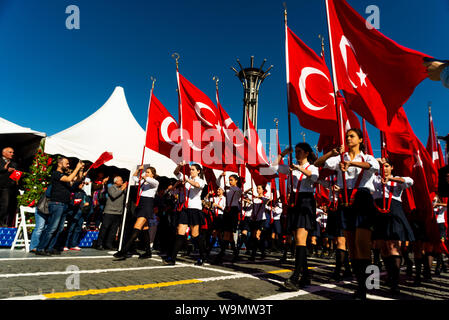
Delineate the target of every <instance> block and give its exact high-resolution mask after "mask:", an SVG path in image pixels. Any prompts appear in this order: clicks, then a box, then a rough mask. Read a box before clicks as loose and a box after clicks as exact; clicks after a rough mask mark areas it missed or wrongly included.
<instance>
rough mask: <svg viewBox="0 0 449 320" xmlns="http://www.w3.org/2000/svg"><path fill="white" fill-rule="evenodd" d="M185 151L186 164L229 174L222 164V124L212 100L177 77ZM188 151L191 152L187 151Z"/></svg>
mask: <svg viewBox="0 0 449 320" xmlns="http://www.w3.org/2000/svg"><path fill="white" fill-rule="evenodd" d="M178 89H179V100H180V119H181V121H180V122H181V129H182V137H181V139H182V142H183V143H184V144H186V145H187V146H186V145H184V146H183V150H186V149H187V150H189V152H188V153H189V154H184V152H183V157H184V159H185V160H187V161H194V162H197V163H201V164H202V165H204V166H207V167H209V168H212V169H219V170H226V169H227V167H226V164H224V163H223V154H224V152H223V141H224V139H223V130H222V128H223V124H222V122H221V118H220V112H219V110H218V109H217V107H216V106H215V105H214V103H213V102H212V101H211V100H210V99H209V97H208V96H207V95H206V94H204V93H203V92H202V91H201V90H200V89H198V88H197V87H196V86H194V85H193V84H192V83H191V82H190V81H188V80H187V79H186V78H185V77H183V76H182V75H181V74H179V73H178ZM187 147H188V148H187Z"/></svg>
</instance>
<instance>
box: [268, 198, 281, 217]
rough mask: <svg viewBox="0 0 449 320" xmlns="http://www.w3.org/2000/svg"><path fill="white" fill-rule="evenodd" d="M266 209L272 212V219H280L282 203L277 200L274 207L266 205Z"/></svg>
mask: <svg viewBox="0 0 449 320" xmlns="http://www.w3.org/2000/svg"><path fill="white" fill-rule="evenodd" d="M268 210H269V211H270V212H271V213H272V215H273V220H280V219H281V215H282V203H281V202H277V203H276V205H275V206H274V207H272V206H268Z"/></svg>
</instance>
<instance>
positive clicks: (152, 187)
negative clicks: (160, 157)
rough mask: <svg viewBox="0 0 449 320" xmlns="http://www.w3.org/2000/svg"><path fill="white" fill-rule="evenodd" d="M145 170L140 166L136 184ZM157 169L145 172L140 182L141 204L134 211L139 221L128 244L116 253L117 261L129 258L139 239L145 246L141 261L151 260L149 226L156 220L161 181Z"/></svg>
mask: <svg viewBox="0 0 449 320" xmlns="http://www.w3.org/2000/svg"><path fill="white" fill-rule="evenodd" d="M143 169H144V167H143V166H140V167H139V168H138V169H137V170H136V172H134V175H133V180H134V181H135V182H139V177H138V176H139V173H140V172H141V171H142V170H143ZM156 177H157V175H156V169H155V168H153V167H148V168H147V169H146V170H145V174H144V175H143V176H142V179H141V180H140V183H141V186H140V195H139V203H138V205H137V207H136V210H135V211H134V215H135V216H136V218H137V220H136V222H135V223H134V229H133V232H132V234H131V236H130V238H129V239H128V241H127V242H126V244H125V246H124V247H123V248H122V250H120V251H118V252H116V253H115V254H114V257H115V258H117V259H116V260H117V261H121V260H125V259H126V258H127V253H128V251H129V250H130V249H131V246H132V245H133V243H134V241H135V240H136V239H137V237H141V238H140V239H142V241H143V242H144V245H145V253H144V254H141V255H140V256H139V259H148V258H151V255H152V254H151V244H150V234H149V231H148V229H149V228H150V227H149V224H148V221H150V220H152V219H153V218H154V211H153V205H154V197H155V196H156V192H157V188H158V187H159V181H157V180H156Z"/></svg>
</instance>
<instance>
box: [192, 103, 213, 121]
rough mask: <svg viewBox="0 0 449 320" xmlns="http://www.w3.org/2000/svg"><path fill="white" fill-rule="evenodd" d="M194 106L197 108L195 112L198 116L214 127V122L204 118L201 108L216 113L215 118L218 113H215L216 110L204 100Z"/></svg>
mask: <svg viewBox="0 0 449 320" xmlns="http://www.w3.org/2000/svg"><path fill="white" fill-rule="evenodd" d="M194 108H195V112H196V114H197V116H198V118H200V119H201V121H202V122H204V123H205V124H206V125H208V126H209V127H213V126H214V125H213V124H212V123H210V122H209V121H207V120H206V119H204V117H203V116H202V115H201V110H202V109H207V110H209V111H210V112H212V113H213V114H214V116H215V119H216V118H217V115H216V114H215V112H214V111H213V110H212V108H211V107H209V106H208V105H207V104H204V103H202V102H196V103H195V106H194Z"/></svg>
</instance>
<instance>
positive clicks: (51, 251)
mask: <svg viewBox="0 0 449 320" xmlns="http://www.w3.org/2000/svg"><path fill="white" fill-rule="evenodd" d="M48 253H49V254H50V255H58V256H60V255H61V251H59V250H57V249H52V250H49V251H48Z"/></svg>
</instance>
